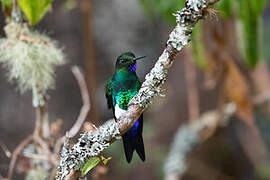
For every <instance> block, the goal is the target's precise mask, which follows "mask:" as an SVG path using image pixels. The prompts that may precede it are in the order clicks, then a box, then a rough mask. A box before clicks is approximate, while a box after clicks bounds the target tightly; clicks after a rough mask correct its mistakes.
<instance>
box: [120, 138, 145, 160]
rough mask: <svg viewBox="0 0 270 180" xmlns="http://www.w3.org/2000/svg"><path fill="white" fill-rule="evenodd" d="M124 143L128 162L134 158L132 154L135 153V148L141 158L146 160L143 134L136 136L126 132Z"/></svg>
mask: <svg viewBox="0 0 270 180" xmlns="http://www.w3.org/2000/svg"><path fill="white" fill-rule="evenodd" d="M123 144H124V149H125V155H126V159H127V162H128V163H130V161H131V160H132V155H133V152H134V150H136V152H137V154H138V155H139V157H140V158H141V160H142V161H145V152H144V145H143V138H142V135H141V134H139V135H137V136H134V137H133V136H128V135H127V134H124V135H123Z"/></svg>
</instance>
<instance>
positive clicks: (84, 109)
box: [68, 66, 91, 138]
mask: <svg viewBox="0 0 270 180" xmlns="http://www.w3.org/2000/svg"><path fill="white" fill-rule="evenodd" d="M71 71H72V73H73V74H74V76H75V78H76V80H77V82H78V84H79V87H80V91H81V95H82V102H83V106H82V108H81V111H80V114H79V116H78V118H77V120H76V122H75V124H74V125H73V126H72V128H71V129H70V130H69V133H68V134H69V136H70V137H71V138H72V137H74V136H75V135H76V134H77V133H78V132H79V130H80V129H81V127H82V125H83V123H84V121H85V120H86V118H87V115H88V112H89V110H90V108H91V104H90V100H89V99H90V98H89V94H88V89H87V85H86V82H85V78H84V76H83V74H82V72H81V71H80V69H79V68H78V66H73V67H72V68H71Z"/></svg>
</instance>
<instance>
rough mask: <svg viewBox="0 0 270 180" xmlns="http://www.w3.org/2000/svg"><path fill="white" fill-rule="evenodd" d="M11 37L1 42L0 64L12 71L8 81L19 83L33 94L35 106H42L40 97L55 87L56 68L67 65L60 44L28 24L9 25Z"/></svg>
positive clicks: (23, 90)
mask: <svg viewBox="0 0 270 180" xmlns="http://www.w3.org/2000/svg"><path fill="white" fill-rule="evenodd" d="M5 32H6V35H7V38H2V39H0V62H2V63H3V65H4V67H6V69H7V71H8V74H7V75H8V79H9V80H10V81H11V82H13V81H14V80H15V81H16V83H17V86H18V89H19V90H20V91H21V92H22V93H23V92H25V91H26V90H32V92H33V105H34V106H38V105H42V103H43V102H42V99H41V97H38V96H40V94H44V93H45V92H46V91H47V90H48V89H51V88H53V87H54V72H55V67H56V66H58V65H62V64H64V62H65V60H64V59H65V58H64V54H63V52H62V50H61V49H59V48H58V47H57V43H56V42H55V41H53V40H51V39H50V38H49V37H47V36H46V35H45V34H40V33H38V32H36V31H31V30H29V29H28V27H27V25H25V24H17V23H14V22H11V23H9V24H7V25H6V27H5Z"/></svg>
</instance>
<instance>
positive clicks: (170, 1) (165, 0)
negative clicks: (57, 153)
mask: <svg viewBox="0 0 270 180" xmlns="http://www.w3.org/2000/svg"><path fill="white" fill-rule="evenodd" d="M141 3H142V5H143V7H144V10H145V12H146V14H147V15H148V16H150V17H151V16H153V13H154V12H155V13H158V14H159V15H160V16H161V17H162V18H163V19H165V20H166V21H167V22H168V23H170V24H174V23H175V17H174V16H173V13H176V12H177V11H178V10H180V9H181V8H182V7H184V4H185V0H141Z"/></svg>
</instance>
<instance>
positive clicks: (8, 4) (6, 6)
mask: <svg viewBox="0 0 270 180" xmlns="http://www.w3.org/2000/svg"><path fill="white" fill-rule="evenodd" d="M0 2H2V11H3V12H4V14H5V16H10V15H11V8H12V0H0Z"/></svg>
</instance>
